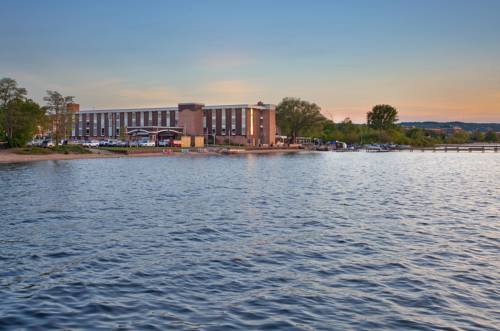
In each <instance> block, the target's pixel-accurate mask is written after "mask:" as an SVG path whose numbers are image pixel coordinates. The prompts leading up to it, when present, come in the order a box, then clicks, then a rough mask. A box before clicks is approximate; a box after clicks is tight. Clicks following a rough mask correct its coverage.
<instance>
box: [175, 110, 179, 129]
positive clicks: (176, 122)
mask: <svg viewBox="0 0 500 331" xmlns="http://www.w3.org/2000/svg"><path fill="white" fill-rule="evenodd" d="M178 125H179V111H178V110H176V111H175V126H178Z"/></svg>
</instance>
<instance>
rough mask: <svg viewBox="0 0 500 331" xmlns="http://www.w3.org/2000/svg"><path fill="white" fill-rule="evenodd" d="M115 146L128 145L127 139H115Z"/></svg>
mask: <svg viewBox="0 0 500 331" xmlns="http://www.w3.org/2000/svg"><path fill="white" fill-rule="evenodd" d="M116 146H117V147H128V141H123V140H117V141H116Z"/></svg>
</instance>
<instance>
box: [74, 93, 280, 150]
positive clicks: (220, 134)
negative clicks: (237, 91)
mask: <svg viewBox="0 0 500 331" xmlns="http://www.w3.org/2000/svg"><path fill="white" fill-rule="evenodd" d="M68 110H69V111H71V112H72V113H73V115H72V116H73V121H72V123H73V125H72V138H74V139H84V140H89V139H96V140H100V139H126V140H131V139H132V140H133V139H139V138H141V139H145V138H147V139H149V140H150V141H156V142H158V141H161V140H165V139H179V138H180V136H191V137H196V136H198V137H199V136H203V137H204V138H205V143H206V144H213V143H216V144H225V143H230V144H240V145H252V146H259V145H262V144H267V145H271V144H274V142H275V141H274V139H275V134H276V112H275V106H274V105H270V104H263V103H261V102H259V103H258V104H255V105H251V104H240V105H215V106H205V105H204V104H200V103H180V104H179V105H178V106H177V107H159V108H137V109H99V110H96V109H93V110H80V106H79V105H78V104H69V105H68Z"/></svg>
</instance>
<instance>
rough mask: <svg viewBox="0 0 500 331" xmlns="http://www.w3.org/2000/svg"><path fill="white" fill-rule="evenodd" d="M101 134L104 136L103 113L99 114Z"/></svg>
mask: <svg viewBox="0 0 500 331" xmlns="http://www.w3.org/2000/svg"><path fill="white" fill-rule="evenodd" d="M101 136H103V137H104V136H105V133H104V114H101Z"/></svg>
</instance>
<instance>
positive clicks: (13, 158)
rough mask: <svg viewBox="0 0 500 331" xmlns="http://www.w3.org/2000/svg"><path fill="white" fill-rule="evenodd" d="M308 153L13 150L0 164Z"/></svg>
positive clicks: (0, 152)
mask: <svg viewBox="0 0 500 331" xmlns="http://www.w3.org/2000/svg"><path fill="white" fill-rule="evenodd" d="M304 152H307V151H304V150H298V149H262V150H242V151H239V152H238V153H230V154H221V153H217V152H205V153H197V152H189V153H180V152H173V153H169V154H167V153H162V152H151V153H148V152H146V153H131V154H118V153H111V152H107V151H95V152H93V153H90V154H56V153H54V154H43V155H36V154H16V153H15V152H14V151H12V150H8V149H7V150H0V163H4V164H5V163H20V162H35V161H59V160H81V159H102V158H128V157H162V156H163V157H172V156H189V157H197V156H198V157H199V156H209V155H212V156H213V155H228V156H232V155H244V154H276V153H304Z"/></svg>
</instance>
